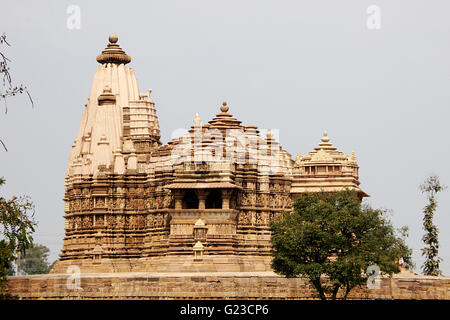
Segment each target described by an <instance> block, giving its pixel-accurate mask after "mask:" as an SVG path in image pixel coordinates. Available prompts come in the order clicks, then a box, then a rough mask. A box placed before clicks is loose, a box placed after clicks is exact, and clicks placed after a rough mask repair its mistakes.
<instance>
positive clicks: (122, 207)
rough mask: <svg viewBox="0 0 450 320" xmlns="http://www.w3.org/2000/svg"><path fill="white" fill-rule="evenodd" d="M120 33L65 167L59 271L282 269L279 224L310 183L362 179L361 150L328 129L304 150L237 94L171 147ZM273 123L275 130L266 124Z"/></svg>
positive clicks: (334, 186)
mask: <svg viewBox="0 0 450 320" xmlns="http://www.w3.org/2000/svg"><path fill="white" fill-rule="evenodd" d="M117 42H118V38H117V36H115V35H111V36H110V37H109V44H108V45H107V47H106V48H105V50H103V52H102V53H101V54H100V55H99V56H98V57H97V61H98V63H99V64H98V66H97V70H96V72H95V75H94V79H93V82H92V88H91V92H90V95H89V98H88V101H87V104H86V105H85V109H84V110H83V113H82V117H81V124H80V129H79V131H78V135H77V137H76V139H75V142H74V144H73V146H72V149H71V152H70V157H69V161H68V166H67V172H66V177H65V188H66V189H65V196H64V202H65V215H64V219H65V237H64V243H63V248H62V251H61V254H60V258H59V260H58V262H57V263H56V264H55V266H54V268H53V269H52V273H65V272H66V269H67V267H68V266H70V265H77V266H79V267H80V268H81V271H82V272H135V271H136V272H196V271H203V272H216V271H233V272H251V271H270V270H271V268H270V262H271V252H270V250H271V246H270V222H271V221H272V220H273V219H274V218H275V217H276V216H277V215H279V214H280V213H281V212H283V211H287V210H291V209H292V204H293V201H295V199H296V197H297V196H298V195H299V194H301V193H304V192H318V191H329V192H333V191H338V190H343V189H345V188H349V189H352V190H355V191H357V193H358V194H359V196H360V197H361V198H362V197H365V196H367V194H366V193H364V192H363V191H362V190H361V188H360V186H359V185H360V183H359V181H358V165H357V162H356V156H355V153H354V152H353V153H352V154H351V155H345V154H343V153H342V152H339V151H338V150H337V149H336V148H335V147H334V146H333V144H332V143H331V142H330V138H329V137H328V135H327V133H326V132H325V133H324V134H323V137H322V138H321V141H320V143H319V145H318V147H317V148H315V150H314V151H312V152H309V153H308V154H306V155H304V156H301V155H300V154H298V155H297V157H296V159H295V160H294V159H292V157H291V155H290V154H289V153H288V152H287V151H286V150H284V149H283V148H282V147H281V146H280V144H279V142H278V141H277V140H276V134H275V133H274V131H273V130H262V129H261V130H259V129H258V127H257V126H255V125H243V124H242V123H241V121H239V120H237V119H236V118H235V117H234V116H233V115H232V114H231V113H230V108H229V106H228V105H227V103H226V102H223V103H222V105H220V108H218V113H217V115H216V117H214V118H213V119H211V120H210V121H209V122H207V123H206V124H203V123H202V120H201V119H200V117H199V116H198V115H195V117H194V121H193V123H192V124H191V126H190V129H189V130H186V132H185V134H184V135H182V136H181V137H179V138H176V139H172V140H171V141H169V142H168V143H167V144H165V145H163V144H162V143H161V141H160V128H159V123H158V117H157V115H156V109H155V103H154V102H153V101H152V98H151V90H147V91H146V92H145V93H141V92H140V90H139V88H138V83H137V80H136V76H135V73H134V71H133V69H131V68H130V67H129V66H128V64H129V63H130V62H131V58H130V57H129V56H128V55H127V54H126V53H125V51H124V50H122V49H121V48H120V46H119V45H118V43H117ZM263 131H264V134H262V132H263Z"/></svg>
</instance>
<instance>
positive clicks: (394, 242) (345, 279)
mask: <svg viewBox="0 0 450 320" xmlns="http://www.w3.org/2000/svg"><path fill="white" fill-rule="evenodd" d="M385 215H386V211H384V210H374V209H372V208H370V207H369V206H368V205H362V204H361V201H360V199H359V198H358V196H357V194H356V192H354V191H350V190H345V191H341V192H335V193H326V192H319V193H306V194H302V195H300V197H299V199H297V201H296V202H295V203H294V208H293V210H292V211H291V212H285V213H283V214H282V215H281V216H280V217H279V218H278V219H275V220H274V221H273V222H272V224H271V230H272V238H271V241H272V254H273V260H272V268H273V269H274V270H275V272H277V273H279V274H282V275H285V276H287V277H296V276H304V277H306V278H307V279H309V281H310V283H311V284H312V285H313V287H314V288H315V289H316V291H317V293H318V296H319V297H320V298H321V299H322V300H326V299H328V298H331V299H337V298H338V297H341V298H343V299H346V298H347V296H348V294H349V292H350V291H351V290H352V288H354V287H355V286H361V285H363V284H365V283H367V278H368V276H369V275H368V274H366V273H365V271H366V270H367V268H368V267H369V266H370V265H377V266H378V267H379V268H380V270H381V271H382V272H383V273H385V274H389V275H392V273H396V272H399V271H400V270H399V265H398V262H397V261H398V259H399V258H400V257H403V259H404V260H405V262H406V263H409V264H411V263H412V262H411V250H410V249H409V248H408V247H407V246H406V244H405V241H404V240H403V239H402V238H401V237H400V236H398V232H397V231H396V230H395V229H394V228H393V226H392V225H391V224H390V222H389V221H388V220H387V218H386V217H385Z"/></svg>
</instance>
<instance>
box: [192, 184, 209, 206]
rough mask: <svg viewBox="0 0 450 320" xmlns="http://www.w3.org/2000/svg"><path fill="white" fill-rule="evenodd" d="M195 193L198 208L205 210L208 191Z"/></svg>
mask: <svg viewBox="0 0 450 320" xmlns="http://www.w3.org/2000/svg"><path fill="white" fill-rule="evenodd" d="M195 193H196V194H197V197H198V208H199V209H200V210H204V209H205V208H206V197H208V194H209V190H203V189H197V190H195Z"/></svg>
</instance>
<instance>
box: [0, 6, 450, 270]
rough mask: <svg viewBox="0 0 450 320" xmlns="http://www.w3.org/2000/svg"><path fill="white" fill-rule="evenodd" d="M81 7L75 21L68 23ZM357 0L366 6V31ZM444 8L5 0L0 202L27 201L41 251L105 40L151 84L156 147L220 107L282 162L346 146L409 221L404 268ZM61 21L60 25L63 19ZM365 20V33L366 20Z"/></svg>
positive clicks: (431, 168) (446, 237)
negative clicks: (24, 89) (326, 146)
mask: <svg viewBox="0 0 450 320" xmlns="http://www.w3.org/2000/svg"><path fill="white" fill-rule="evenodd" d="M71 5H75V9H76V10H77V9H79V12H80V24H79V27H80V28H79V29H78V28H77V27H78V25H77V24H76V21H75V20H73V18H74V16H73V15H74V14H75V13H76V11H71V10H69V13H68V8H69V7H70V6H71ZM371 5H376V6H378V8H379V9H380V16H379V17H380V20H379V22H380V25H379V26H380V27H381V28H380V29H371V28H369V27H368V24H367V20H368V19H371V20H370V21H369V22H374V20H373V19H372V18H376V16H374V15H373V13H372V12H373V11H370V13H368V12H367V9H368V8H369V6H371ZM449 15H450V1H448V0H441V1H439V0H434V1H425V0H421V1H414V0H407V1H406V0H405V1H400V0H397V1H364V0H354V1H347V0H341V1H336V0H329V1H316V0H310V1H298V0H297V1H275V0H272V1H261V0H258V1H242V0H240V1H236V0H227V1H212V0H207V1H206V0H205V1H194V0H189V1H162V0H161V1H145V2H144V1H142V2H137V1H125V2H124V1H95V2H94V1H77V0H74V1H70V2H69V1H28V2H25V1H20V2H19V1H6V2H4V3H2V18H1V22H0V33H1V32H5V33H6V34H7V39H8V40H9V42H10V43H11V44H12V46H11V47H10V48H8V49H7V50H6V52H5V53H6V55H7V56H8V57H9V58H10V59H11V60H12V61H11V63H10V67H11V73H12V76H13V82H15V83H17V84H20V83H23V84H25V85H27V86H28V88H29V90H30V93H31V94H32V97H33V100H34V102H35V108H34V109H32V108H31V106H30V103H29V102H28V101H27V98H26V97H25V96H19V97H14V98H11V99H9V100H8V114H7V115H5V114H4V109H3V104H0V108H2V109H1V110H0V138H1V139H2V140H3V141H4V142H5V143H6V145H7V146H8V149H9V152H4V151H1V150H0V176H3V177H5V179H6V186H4V187H3V188H2V189H1V190H0V192H1V194H2V195H6V196H11V195H13V194H15V195H21V194H23V195H29V196H31V197H32V199H33V201H34V203H35V205H36V219H37V220H38V221H39V226H38V228H37V232H36V237H35V238H36V240H37V242H38V243H42V244H44V245H46V246H48V247H49V248H50V249H51V255H50V260H52V261H53V260H55V259H56V258H57V255H58V254H59V252H60V250H61V247H62V239H63V236H64V220H63V215H64V211H63V210H64V206H63V201H62V198H63V195H64V174H65V169H66V165H67V160H68V156H69V152H70V148H71V145H72V143H73V140H74V139H75V137H76V134H77V132H78V127H79V123H80V119H81V112H82V110H83V108H84V104H85V103H86V102H87V97H88V95H89V91H90V86H91V82H92V79H93V75H94V72H95V69H96V65H97V62H96V60H95V58H96V56H97V55H98V54H99V53H100V52H101V51H102V50H103V49H104V48H105V46H106V44H107V39H108V35H109V34H110V33H116V34H117V35H118V36H119V41H118V43H119V45H120V46H121V47H122V48H123V49H124V50H125V51H126V53H127V54H128V55H130V56H131V58H132V61H131V63H130V66H131V67H132V68H133V69H134V70H135V72H136V76H137V79H138V83H139V86H140V91H141V92H145V91H146V90H147V89H148V88H151V89H153V92H152V97H153V100H154V101H155V103H156V109H157V115H158V117H159V121H160V126H161V134H162V141H163V142H164V143H166V142H167V141H168V140H169V139H170V136H171V134H172V132H173V131H174V130H176V129H178V128H187V127H189V126H190V125H191V124H192V120H193V118H194V115H195V113H197V112H198V113H199V114H200V117H201V118H202V120H203V122H204V123H206V122H207V121H209V120H210V119H211V118H212V117H213V116H214V115H215V114H216V113H218V112H219V107H220V105H221V103H222V101H223V100H226V101H227V102H228V105H229V107H230V112H231V113H232V114H233V115H234V116H235V117H236V118H238V119H239V120H241V121H243V124H244V125H251V124H253V125H257V126H259V127H260V128H262V129H267V128H273V129H278V130H279V139H280V143H281V144H282V145H283V147H284V149H286V150H287V151H288V152H289V153H291V154H292V156H293V157H295V155H296V153H297V152H301V153H302V154H305V153H307V152H309V151H312V150H313V148H314V147H316V146H317V144H318V143H319V142H320V141H319V139H320V137H321V136H322V133H323V131H324V130H327V131H328V135H329V136H330V138H331V142H333V143H334V145H335V146H336V147H337V148H338V149H339V150H340V151H342V152H344V153H346V154H350V153H351V152H352V150H355V152H356V156H357V160H358V164H359V166H360V181H361V187H362V189H363V190H364V191H365V192H367V193H368V194H370V195H371V197H370V198H369V199H368V200H367V201H368V203H370V204H371V205H372V206H374V207H376V208H386V209H389V210H392V214H391V219H392V221H393V224H394V225H395V226H396V227H401V226H404V225H406V226H408V227H409V228H410V237H409V239H408V244H409V245H410V246H411V247H412V248H413V250H414V253H413V258H414V261H415V263H416V266H417V267H416V272H420V267H421V265H422V263H423V258H422V256H421V251H420V249H421V248H422V247H423V244H422V242H421V237H422V235H423V234H424V231H423V230H422V217H423V214H422V208H423V206H424V205H425V204H426V198H425V196H424V195H422V194H421V193H420V191H419V189H418V186H419V184H420V183H421V182H422V181H423V180H424V179H425V178H426V177H427V175H429V174H431V173H435V174H438V175H439V176H440V177H441V180H442V181H443V182H444V183H446V184H450V170H449V169H450V162H449V158H450V147H449V142H448V140H449V138H448V135H449V129H448V122H449V118H450V111H449V110H450V109H449V102H450V90H449V84H450V60H449V57H450V42H449V31H450V19H449ZM68 19H69V27H71V28H72V29H70V28H68ZM376 22H377V21H375V24H373V23H372V24H370V23H369V26H371V27H373V26H376ZM449 195H450V190H449V189H447V190H446V191H444V192H442V193H441V194H439V196H438V202H439V205H438V209H437V213H436V215H435V223H436V224H437V226H438V227H439V229H440V235H439V237H440V244H441V246H440V251H439V254H440V256H441V257H442V258H443V259H444V261H443V262H442V264H441V267H442V268H441V269H442V270H443V272H444V274H446V275H450V233H449V232H448V230H447V228H448V226H449V222H450V215H449V214H450V196H449Z"/></svg>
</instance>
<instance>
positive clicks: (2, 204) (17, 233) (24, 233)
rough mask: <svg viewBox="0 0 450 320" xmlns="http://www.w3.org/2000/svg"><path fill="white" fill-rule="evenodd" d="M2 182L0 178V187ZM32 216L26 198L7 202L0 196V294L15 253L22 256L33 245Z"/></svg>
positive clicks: (16, 198) (32, 206) (31, 209)
mask: <svg viewBox="0 0 450 320" xmlns="http://www.w3.org/2000/svg"><path fill="white" fill-rule="evenodd" d="M4 182H5V180H4V179H3V178H0V186H2V185H3V184H4ZM33 215H34V205H33V203H32V202H31V201H30V199H29V198H28V197H12V199H10V200H8V199H5V198H4V197H1V196H0V216H1V221H0V293H1V292H2V291H3V286H4V282H5V281H6V277H7V275H8V269H10V266H11V263H12V262H13V261H14V260H15V259H16V258H17V256H16V254H17V252H18V251H20V252H21V253H22V254H24V253H25V250H26V249H28V248H30V247H31V246H32V244H33V238H32V236H31V234H32V233H33V232H34V227H35V226H36V222H35V221H34V218H33Z"/></svg>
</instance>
